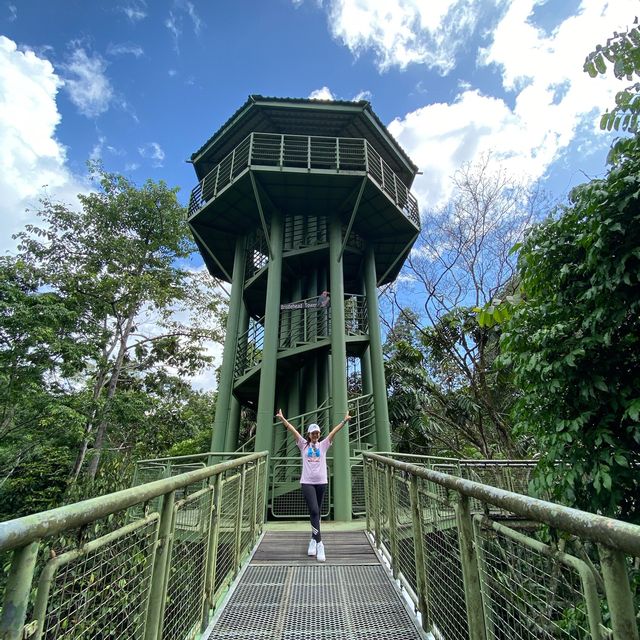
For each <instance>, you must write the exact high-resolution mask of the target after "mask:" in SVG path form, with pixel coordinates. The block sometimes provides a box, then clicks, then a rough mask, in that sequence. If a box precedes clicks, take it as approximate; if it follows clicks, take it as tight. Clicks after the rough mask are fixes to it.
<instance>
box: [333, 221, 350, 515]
mask: <svg viewBox="0 0 640 640" xmlns="http://www.w3.org/2000/svg"><path fill="white" fill-rule="evenodd" d="M341 249H342V223H341V220H340V217H339V216H338V215H333V216H332V217H331V221H330V223H329V280H330V282H331V289H330V291H331V381H332V384H331V387H332V392H333V410H332V411H331V417H332V424H331V425H329V428H332V427H333V426H335V425H336V424H338V422H340V421H341V420H342V419H343V418H344V415H345V413H346V412H347V373H346V371H347V346H346V343H345V336H344V281H343V274H342V259H341V257H340V252H341ZM348 430H349V426H348V425H346V426H345V427H343V428H342V429H341V430H340V432H339V433H338V435H337V436H336V438H335V441H334V443H333V447H332V448H333V486H332V491H333V504H334V518H335V519H336V520H351V466H350V464H349V433H348Z"/></svg>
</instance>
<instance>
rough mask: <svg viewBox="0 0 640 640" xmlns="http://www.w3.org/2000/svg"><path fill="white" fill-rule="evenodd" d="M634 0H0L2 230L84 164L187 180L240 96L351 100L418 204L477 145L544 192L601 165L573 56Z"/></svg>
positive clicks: (68, 195)
mask: <svg viewBox="0 0 640 640" xmlns="http://www.w3.org/2000/svg"><path fill="white" fill-rule="evenodd" d="M639 10H640V2H638V0H614V1H613V0H612V1H609V2H607V1H606V0H548V1H547V2H544V1H540V0H429V1H428V2H427V1H426V0H261V1H259V0H236V1H234V2H223V1H218V2H212V1H209V2H205V1H203V0H191V1H189V0H154V1H153V2H152V1H151V0H110V1H108V2H107V1H102V2H87V1H86V0H8V1H7V0H4V1H3V2H2V3H0V34H2V37H1V38H0V135H1V137H2V138H3V149H2V151H0V208H1V209H2V217H3V218H4V220H5V234H6V235H5V236H4V237H3V239H2V242H1V243H0V249H2V250H3V251H4V250H7V249H11V247H12V242H11V240H10V233H11V232H14V231H16V230H17V229H18V228H20V227H21V226H22V224H24V222H26V221H28V220H29V219H30V217H29V214H26V213H25V212H24V210H25V208H27V207H29V206H30V205H31V206H32V205H33V204H34V203H35V202H36V201H37V197H38V193H39V191H40V188H41V186H42V185H44V184H47V185H48V190H49V191H50V192H51V193H53V194H55V195H58V196H59V197H61V198H62V199H66V200H71V199H72V196H73V194H75V193H76V192H78V191H85V190H87V189H89V188H90V185H88V184H87V183H86V181H85V177H84V174H85V162H86V160H87V159H89V158H98V157H99V158H101V159H102V161H103V163H104V165H105V166H106V168H107V169H109V170H112V171H117V172H122V173H125V174H126V175H128V176H130V177H131V178H132V179H133V180H135V181H138V182H141V181H143V180H144V179H146V178H147V177H151V178H154V179H159V178H162V179H164V180H166V181H167V183H169V184H170V185H177V186H180V187H181V195H180V198H181V200H182V201H183V202H185V203H186V201H187V199H188V194H189V191H190V190H191V188H192V187H193V186H194V184H195V179H194V175H193V172H192V169H191V167H190V166H189V165H188V164H187V163H185V160H186V159H187V158H188V157H189V156H190V154H191V153H192V152H193V151H195V150H196V149H197V148H199V147H200V145H201V144H202V143H203V142H204V141H205V140H207V139H208V138H209V136H210V135H211V134H212V133H213V132H214V131H215V130H217V129H218V127H219V126H220V125H221V124H222V123H223V122H224V121H225V120H226V119H227V118H228V117H229V116H230V115H231V114H232V113H233V112H234V111H235V110H236V109H237V108H238V107H239V106H240V105H241V104H242V103H243V102H244V101H245V100H246V98H247V96H248V95H249V94H250V93H259V94H263V95H274V96H289V97H313V96H319V97H335V98H339V99H347V100H348V99H353V98H361V97H364V98H367V99H369V100H370V101H371V103H372V105H373V108H374V110H375V111H376V113H377V114H378V115H379V116H380V118H381V119H382V121H383V122H385V123H386V124H387V125H388V126H389V128H390V129H391V131H392V133H393V134H394V135H395V136H396V137H397V138H398V140H399V141H400V142H401V144H402V145H403V147H404V148H405V149H406V151H407V152H408V153H409V154H410V156H411V157H412V158H413V160H414V161H415V162H416V163H417V164H418V166H419V167H420V169H421V171H422V172H423V175H422V176H419V177H418V179H417V180H416V183H415V188H414V191H415V192H416V194H417V195H418V196H419V199H420V202H421V206H422V210H423V214H426V213H427V212H428V210H429V208H430V207H433V206H436V205H438V204H442V203H443V202H444V201H446V198H447V195H448V194H449V191H448V189H449V176H450V175H452V173H453V172H454V171H455V169H456V168H457V167H458V166H460V164H461V163H463V162H468V161H473V159H474V158H475V157H477V156H478V154H480V153H482V152H483V151H487V150H491V151H492V152H493V153H494V154H496V155H497V156H498V157H499V158H501V159H502V160H503V161H504V162H505V164H506V166H507V167H508V168H509V169H510V170H512V171H513V172H516V173H519V174H522V175H523V176H526V177H527V179H531V180H535V179H543V180H545V186H547V188H549V189H550V190H551V191H552V192H553V194H554V195H555V196H557V197H561V196H562V195H563V194H564V193H565V192H566V191H567V189H568V188H569V187H570V186H572V185H574V184H576V183H577V182H580V181H582V180H583V172H584V173H586V174H587V175H597V174H599V173H601V172H602V170H603V167H604V156H605V152H606V148H607V147H608V145H609V143H610V135H608V134H604V135H603V134H601V133H600V132H598V131H597V125H596V122H597V114H598V113H599V112H600V111H601V110H602V109H604V108H605V107H606V106H607V105H609V104H611V103H612V99H613V97H612V96H613V94H612V92H613V91H614V90H615V89H616V88H617V85H616V81H614V80H613V79H600V80H590V79H589V78H588V77H587V76H586V74H584V73H582V70H581V65H582V62H583V60H584V57H585V55H586V54H587V53H588V52H589V51H590V50H591V48H592V47H593V45H595V44H596V43H599V42H604V41H605V40H606V38H607V37H608V36H609V35H611V33H612V32H613V31H614V30H615V29H620V28H624V27H625V26H626V25H629V24H630V23H631V22H632V20H633V18H634V16H635V15H636V14H637V13H640V11H639Z"/></svg>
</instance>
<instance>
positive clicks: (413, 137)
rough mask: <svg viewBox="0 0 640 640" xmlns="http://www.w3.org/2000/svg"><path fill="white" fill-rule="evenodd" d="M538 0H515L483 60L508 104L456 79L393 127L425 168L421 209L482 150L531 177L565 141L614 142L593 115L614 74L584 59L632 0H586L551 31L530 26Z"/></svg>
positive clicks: (628, 11)
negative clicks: (592, 74) (450, 92)
mask: <svg viewBox="0 0 640 640" xmlns="http://www.w3.org/2000/svg"><path fill="white" fill-rule="evenodd" d="M536 4H537V1H536V0H512V2H511V5H510V6H509V8H508V10H507V11H506V13H505V15H504V16H503V18H502V19H501V20H500V22H499V24H498V25H497V27H496V29H495V31H494V33H493V37H492V41H491V43H490V44H489V46H488V47H487V48H486V50H484V51H482V52H481V57H480V59H479V64H481V65H491V66H494V67H496V68H497V69H498V70H500V72H501V73H502V79H503V85H504V88H505V89H506V91H507V95H509V94H511V95H512V96H513V98H512V99H511V98H509V102H507V99H506V98H505V99H503V98H500V97H492V96H487V95H483V94H482V93H481V92H480V91H478V90H477V89H471V88H469V87H468V86H467V85H461V87H460V89H461V92H460V93H459V94H458V96H457V97H456V98H455V100H453V101H452V102H451V103H448V104H447V103H438V104H431V105H428V106H425V107H423V108H421V109H418V110H416V111H414V112H412V113H409V114H407V115H406V116H405V117H404V118H399V119H396V120H394V121H393V122H392V123H391V124H390V126H389V128H390V130H391V133H392V134H393V135H394V136H395V137H396V138H397V139H398V140H399V142H400V143H401V144H402V145H403V147H404V148H405V149H406V150H407V152H408V153H409V155H410V156H411V157H412V159H413V160H414V161H415V162H416V163H417V164H418V166H419V167H420V169H421V170H422V171H423V175H422V176H419V177H418V178H417V179H416V182H415V191H416V192H417V194H418V196H419V197H420V201H421V204H422V206H423V208H424V207H432V206H438V205H441V204H442V203H443V202H444V201H445V200H446V199H447V197H448V196H449V192H448V189H449V186H448V185H449V180H448V178H449V176H451V175H452V174H453V173H454V172H455V170H456V169H458V168H459V167H460V166H461V165H462V164H463V163H465V162H473V161H474V160H475V159H476V158H477V157H478V155H479V154H481V153H484V152H487V151H491V152H492V153H493V154H494V156H495V157H497V158H498V159H500V160H502V161H503V162H504V163H505V166H506V167H507V169H508V170H509V171H510V173H512V174H515V175H518V176H519V177H521V178H526V177H528V178H530V179H531V180H536V179H538V178H541V177H543V176H545V174H546V173H547V172H548V170H549V168H550V166H551V165H552V164H553V163H554V162H555V161H556V160H558V159H559V158H560V156H561V155H562V153H563V152H565V151H566V150H567V149H568V148H569V146H570V145H572V144H574V145H577V144H581V145H582V148H583V149H585V150H587V151H588V150H589V149H591V150H593V149H596V148H598V147H599V146H600V147H601V146H602V145H606V144H608V143H609V142H610V139H611V138H610V136H608V135H602V134H601V133H600V132H599V131H598V130H597V120H598V117H597V116H598V114H599V113H601V112H602V111H604V109H605V108H606V107H607V106H610V105H611V104H613V100H614V94H615V91H616V90H619V89H620V88H621V85H620V83H619V82H618V81H616V80H615V79H614V78H613V77H612V76H608V77H601V78H597V79H590V78H589V77H588V76H587V74H585V73H583V71H582V64H583V62H584V58H585V56H586V54H587V53H588V52H589V50H590V48H591V47H595V45H596V44H597V43H600V42H604V41H606V39H607V37H609V36H610V35H611V34H612V33H613V31H615V30H616V29H621V28H623V27H624V26H625V24H627V23H628V22H629V16H633V15H635V14H634V11H635V10H637V0H616V1H615V3H614V2H606V1H605V0H583V2H582V4H581V5H580V8H579V10H578V11H577V13H576V15H574V16H571V17H570V18H567V19H566V20H565V21H564V22H562V23H561V24H559V25H558V26H557V27H556V28H555V29H554V30H553V31H552V32H550V33H548V34H546V33H544V32H543V31H542V30H540V29H538V28H536V27H535V26H534V25H533V24H531V15H532V12H533V9H534V6H535V5H536ZM578 43H586V45H585V44H578ZM585 46H586V47H587V49H586V50H585V48H584V47H585ZM584 138H588V140H584ZM581 159H582V158H581Z"/></svg>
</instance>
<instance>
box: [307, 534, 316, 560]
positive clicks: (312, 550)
mask: <svg viewBox="0 0 640 640" xmlns="http://www.w3.org/2000/svg"><path fill="white" fill-rule="evenodd" d="M317 548H318V543H317V542H316V541H315V540H314V539H313V538H311V540H310V541H309V548H308V549H307V555H308V556H315V555H316V549H317Z"/></svg>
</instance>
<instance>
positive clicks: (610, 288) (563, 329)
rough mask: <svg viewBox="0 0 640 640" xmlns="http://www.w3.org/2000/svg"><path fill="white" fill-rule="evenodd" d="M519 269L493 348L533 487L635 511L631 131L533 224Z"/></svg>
mask: <svg viewBox="0 0 640 640" xmlns="http://www.w3.org/2000/svg"><path fill="white" fill-rule="evenodd" d="M519 274H520V279H521V280H520V287H521V291H522V295H523V298H524V301H523V302H522V303H521V304H520V305H517V306H516V307H515V308H514V311H513V316H512V318H511V320H509V321H508V322H507V324H506V325H505V327H503V329H504V333H503V335H502V347H503V350H504V354H503V356H502V358H501V359H502V362H503V363H504V364H506V365H508V366H510V367H513V371H514V374H515V382H516V385H517V386H518V387H519V389H520V390H521V393H522V395H521V398H520V399H519V401H518V403H517V405H516V409H515V413H514V415H515V417H516V428H518V429H519V430H520V431H521V432H524V433H528V434H533V435H534V436H535V439H536V444H537V448H538V450H539V451H540V455H541V456H542V463H541V464H542V467H543V470H542V472H541V473H539V474H538V480H537V485H538V488H539V489H541V490H545V491H549V492H551V494H552V495H555V497H557V498H560V499H562V500H564V501H566V502H569V503H570V504H573V505H576V506H578V507H581V508H584V509H587V510H591V511H599V512H602V513H606V514H610V515H615V516H620V517H623V518H625V519H628V520H632V521H634V522H639V521H640V509H639V507H640V502H639V500H640V499H639V496H640V484H639V478H638V468H639V465H640V139H638V138H637V137H635V138H633V139H632V140H630V141H629V144H628V145H627V153H626V156H625V157H624V158H621V159H620V160H619V162H618V163H617V164H616V165H614V166H613V167H611V169H610V171H609V172H608V175H607V176H606V177H605V178H603V179H600V180H592V181H591V182H589V183H587V184H584V185H582V186H580V187H578V188H576V189H574V190H573V191H572V193H571V195H570V198H569V205H568V206H566V207H563V209H562V211H561V215H560V216H559V217H558V218H557V219H552V220H549V221H547V222H546V223H545V224H543V225H541V226H539V227H537V228H536V229H534V231H533V232H532V233H531V234H530V235H529V237H528V238H527V239H526V241H525V242H524V244H523V245H522V247H521V249H520V258H519Z"/></svg>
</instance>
